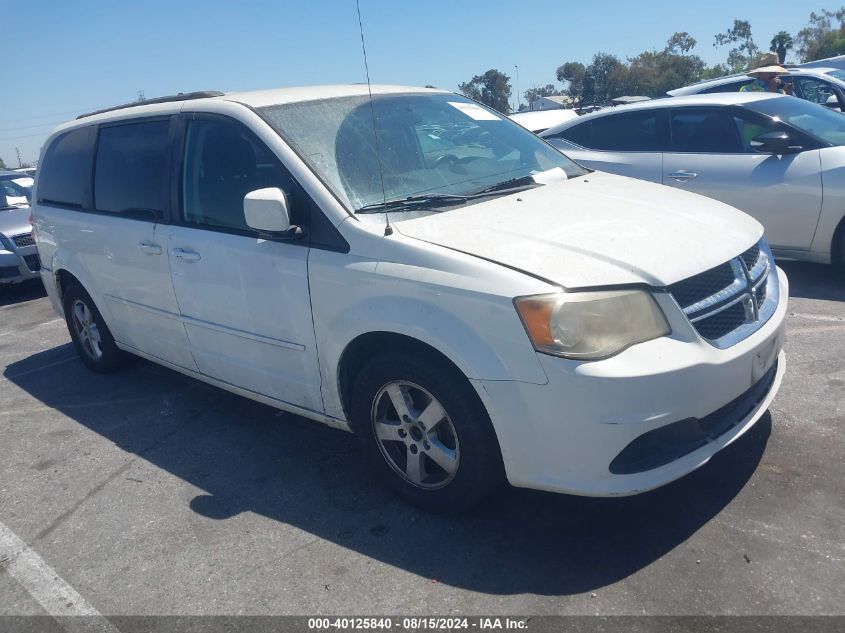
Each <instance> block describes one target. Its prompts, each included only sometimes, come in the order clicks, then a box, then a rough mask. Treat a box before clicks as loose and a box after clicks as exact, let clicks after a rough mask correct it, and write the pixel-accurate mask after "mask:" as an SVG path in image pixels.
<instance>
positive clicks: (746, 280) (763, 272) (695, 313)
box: [668, 240, 780, 349]
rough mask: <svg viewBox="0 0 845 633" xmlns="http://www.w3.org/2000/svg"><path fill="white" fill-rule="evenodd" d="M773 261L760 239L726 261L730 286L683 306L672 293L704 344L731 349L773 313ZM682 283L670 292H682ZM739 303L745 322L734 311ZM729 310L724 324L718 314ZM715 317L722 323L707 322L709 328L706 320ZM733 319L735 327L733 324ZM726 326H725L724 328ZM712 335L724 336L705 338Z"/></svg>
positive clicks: (775, 300) (775, 299)
mask: <svg viewBox="0 0 845 633" xmlns="http://www.w3.org/2000/svg"><path fill="white" fill-rule="evenodd" d="M773 262H774V258H773V257H772V252H771V250H770V249H769V247H768V245H767V244H766V242H765V241H764V240H761V241H760V242H759V243H758V244H755V245H754V246H752V247H751V248H749V249H748V250H746V251H745V252H744V253H741V254H740V255H737V256H736V257H734V258H733V259H731V260H730V261H729V262H727V264H729V265H730V268H731V270H732V271H733V277H734V279H733V282H731V283H730V285H728V286H726V287H724V288H722V289H721V290H719V291H717V292H715V293H714V294H712V295H710V296H708V297H705V298H703V299H700V300H699V301H697V302H695V303H693V304H691V305H688V306H686V307H684V306H682V305H681V304H680V302H679V301H678V299H677V297H675V296H674V294H673V298H675V302H676V303H677V304H678V307H679V308H681V310H682V311H683V313H684V314H685V315H686V317H687V318H688V319H689V321H690V323H691V324H692V326H693V328H695V330H696V331H697V332H698V334H699V335H700V336H701V337H702V338H703V339H704V340H705V341H707V342H708V343H710V344H711V345H713V346H715V347H718V348H720V349H724V348H726V347H730V346H731V345H734V344H736V343H738V342H739V341H741V340H743V339H745V338H747V337H748V336H750V335H751V334H753V333H754V332H755V331H756V330H758V329H759V328H760V327H761V326H762V325H763V324H764V323H765V322H766V321H768V320H769V318H770V317H771V316H772V314H774V312H775V309H776V308H777V304H778V301H779V300H780V296H779V295H780V293H779V285H778V284H779V282H778V278H777V269H776V267H775V266H774V263H773ZM749 264H750V265H751V268H750V269H749ZM723 266H724V265H722V267H723ZM717 268H718V267H717ZM711 270H712V271H715V270H717V269H711ZM704 274H706V273H704ZM684 281H685V280H682V281H681V282H678V284H673V285H672V286H669V288H668V290H669V292H670V293H672V292H673V288H675V289H676V290H679V291H681V292H683V289H684V286H683V284H684ZM740 303H741V304H743V306H744V319H742V316H743V312H742V311H740V312H739V313H737V310H736V309H735V306H736V305H737V304H740ZM731 308H734V312H733V313H731V315H729V316H727V318H728V322H727V324H725V322H724V317H719V315H720V314H721V313H722V312H725V311H726V310H730V309H731ZM714 317H716V318H721V319H722V320H721V321H720V322H718V325H717V324H716V322H710V323H709V327H708V319H711V318H714ZM734 319H736V325H734V324H733V322H732V320H734ZM740 319H741V320H740ZM725 325H727V327H724V326H725ZM715 332H719V333H720V334H721V333H722V332H725V333H724V334H721V335H720V336H719V337H718V338H715V339H714V338H708V336H706V334H707V333H710V334H713V333H715Z"/></svg>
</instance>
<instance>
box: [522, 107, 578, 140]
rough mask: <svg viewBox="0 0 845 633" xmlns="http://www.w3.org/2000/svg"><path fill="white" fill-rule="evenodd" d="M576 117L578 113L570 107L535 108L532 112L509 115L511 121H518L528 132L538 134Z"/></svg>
mask: <svg viewBox="0 0 845 633" xmlns="http://www.w3.org/2000/svg"><path fill="white" fill-rule="evenodd" d="M576 118H578V113H577V112H576V111H575V110H573V109H571V108H566V109H564V108H561V109H559V110H536V111H534V112H517V113H515V114H511V115H510V119H511V121H514V122H516V123H519V124H520V125H521V126H522V127H524V128H525V129H526V130H528V131H529V132H534V134H539V133H540V132H544V131H546V130H548V129H549V128H550V127H554V126H555V125H560V124H561V123H564V122H565V121H571V120H572V119H576Z"/></svg>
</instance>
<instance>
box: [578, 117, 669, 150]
mask: <svg viewBox="0 0 845 633" xmlns="http://www.w3.org/2000/svg"><path fill="white" fill-rule="evenodd" d="M663 119H664V116H663V113H662V112H661V111H660V110H657V109H652V110H644V111H642V112H629V113H626V114H616V115H613V114H611V115H609V116H606V117H602V118H600V119H594V120H593V125H592V130H591V134H590V144H591V145H590V146H591V147H593V148H595V149H603V150H612V151H618V152H659V151H661V150H662V149H664V147H665V141H664V139H665V138H666V136H667V135H666V133H665V126H664V125H661V123H662V122H663Z"/></svg>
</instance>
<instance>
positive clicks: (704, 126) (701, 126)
mask: <svg viewBox="0 0 845 633" xmlns="http://www.w3.org/2000/svg"><path fill="white" fill-rule="evenodd" d="M672 151H675V152H699V153H707V154H719V153H723V154H733V153H739V152H742V151H743V148H742V144H741V143H740V138H739V133H738V131H737V128H736V125H735V124H734V122H733V120H732V117H731V116H730V115H729V114H728V113H727V112H724V111H720V110H717V109H715V108H707V109H698V108H684V109H682V110H673V111H672Z"/></svg>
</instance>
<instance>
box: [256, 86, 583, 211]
mask: <svg viewBox="0 0 845 633" xmlns="http://www.w3.org/2000/svg"><path fill="white" fill-rule="evenodd" d="M259 113H260V114H261V115H262V116H263V117H264V118H265V120H267V121H268V122H269V123H270V125H271V126H273V128H274V129H275V130H276V131H277V132H279V134H281V136H282V137H283V138H285V140H287V141H288V142H289V143H290V144H291V145H292V146H293V148H294V149H295V150H296V151H297V152H298V153H299V154H300V156H301V157H302V158H303V159H304V160H305V161H306V162H307V163H308V164H309V165H310V166H311V167H312V168H313V169H314V171H315V172H317V174H319V175H320V177H321V178H322V179H323V180H324V181H325V182H326V183H327V184H328V186H329V187H330V188H331V189H332V190H333V192H334V193H335V195H337V197H338V198H339V199H340V200H342V201H343V202H345V203H346V204H347V205H348V208H349V209H351V210H353V211H359V210H362V211H364V212H371V210H370V207H372V206H373V205H378V204H379V203H381V202H382V201H383V200H385V199H386V200H388V201H390V200H404V199H408V198H415V197H419V196H441V197H443V196H468V195H472V194H475V193H477V192H479V191H482V190H485V189H488V188H491V187H493V188H496V187H497V186H501V188H502V189H504V190H505V191H506V190H507V184H508V183H510V182H517V181H519V180H520V179H528V177H529V176H531V175H532V174H539V173H540V172H549V170H553V172H552V173H555V174H559V175H560V177H561V178H565V177H573V176H576V175H580V174H583V173H585V171H584V169H583V168H581V167H579V166H578V165H576V164H575V163H573V162H572V161H571V160H569V159H568V158H566V157H565V156H564V155H563V154H561V153H559V152H558V151H556V150H554V149H553V148H551V147H549V146H548V145H546V143H544V142H543V141H541V140H540V139H538V138H537V137H535V136H534V135H533V134H531V133H530V132H528V131H526V130H525V129H523V128H522V127H520V126H518V125H516V124H515V123H513V122H511V121H509V120H508V119H507V118H506V117H505V116H503V115H501V114H498V113H495V112H493V111H491V110H487V109H485V108H483V107H482V106H480V105H478V104H476V103H474V102H472V101H470V100H468V99H465V98H463V97H460V96H458V95H454V94H397V95H375V96H374V98H373V103H372V107H371V105H370V101H369V98H368V97H367V96H366V95H364V96H355V97H340V98H334V99H324V100H320V101H306V102H299V103H290V104H281V105H276V106H269V107H265V108H261V109H259ZM374 119H375V130H376V132H377V134H374V133H373V120H374ZM376 143H377V144H376ZM379 159H380V160H381V170H380V169H379ZM529 180H530V179H529ZM382 186H383V188H384V190H383V191H382ZM444 199H445V198H444Z"/></svg>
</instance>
